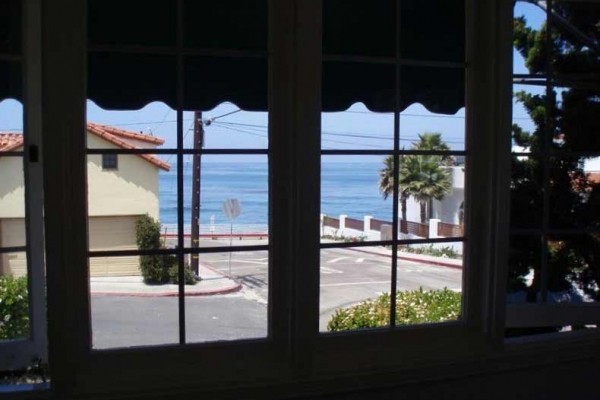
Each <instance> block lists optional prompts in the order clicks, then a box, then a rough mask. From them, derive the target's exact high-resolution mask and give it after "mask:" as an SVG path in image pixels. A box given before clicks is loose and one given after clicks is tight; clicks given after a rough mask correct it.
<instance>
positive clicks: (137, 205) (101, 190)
mask: <svg viewBox="0 0 600 400" xmlns="http://www.w3.org/2000/svg"><path fill="white" fill-rule="evenodd" d="M88 146H90V147H95V148H98V147H102V148H107V149H117V148H118V147H117V146H115V145H113V144H111V143H108V142H106V141H104V140H102V139H100V138H98V137H96V136H94V135H88ZM158 173H159V170H158V167H156V166H154V165H152V164H150V163H149V162H148V161H146V160H144V159H143V158H141V157H139V156H137V155H133V154H131V155H123V154H119V156H118V169H117V170H102V156H101V155H95V154H94V155H89V156H88V210H89V215H90V216H114V215H141V214H145V213H148V214H150V216H151V217H153V218H155V219H158Z"/></svg>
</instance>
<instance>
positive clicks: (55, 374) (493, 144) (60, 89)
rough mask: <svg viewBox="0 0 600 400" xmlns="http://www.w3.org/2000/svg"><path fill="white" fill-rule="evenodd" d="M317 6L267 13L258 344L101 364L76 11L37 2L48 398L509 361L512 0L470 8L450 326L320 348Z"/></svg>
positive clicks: (72, 4)
mask: <svg viewBox="0 0 600 400" xmlns="http://www.w3.org/2000/svg"><path fill="white" fill-rule="evenodd" d="M178 1H179V2H181V1H182V0H178ZM321 1H324V0H289V1H279V0H270V1H269V7H270V9H269V14H270V16H269V21H270V22H269V24H270V37H269V43H270V46H269V57H270V61H269V67H270V71H269V75H270V79H269V81H270V85H271V87H270V92H269V101H270V109H269V142H270V148H271V154H270V158H269V176H270V207H271V215H270V218H271V227H270V228H271V232H272V238H273V239H272V243H271V253H270V257H269V258H270V271H273V270H274V268H273V266H277V271H278V273H277V274H275V275H272V276H271V281H270V299H269V304H270V310H269V312H270V327H269V330H270V336H269V339H267V340H245V341H239V342H231V343H216V344H215V343H212V344H210V343H209V344H191V345H185V346H180V345H172V346H157V347H147V348H138V349H125V350H108V351H92V350H91V329H90V304H89V276H88V268H87V256H88V254H87V238H86V236H87V226H86V225H87V206H86V202H87V199H86V173H85V171H86V168H85V165H86V156H85V145H86V144H85V122H86V121H85V120H86V110H85V100H86V88H85V82H86V52H87V49H86V42H85V41H86V39H85V38H86V24H85V20H86V18H85V15H86V14H85V13H86V10H85V1H80V0H54V1H52V2H43V4H42V7H43V13H42V15H43V16H44V20H43V22H42V27H43V32H44V35H43V38H42V53H43V54H44V59H43V61H44V68H43V75H42V78H43V79H42V88H43V92H42V99H43V105H44V107H43V108H42V116H41V117H42V118H41V121H42V123H43V125H42V127H43V129H42V133H43V139H48V140H45V141H44V147H43V157H44V159H45V162H46V165H52V168H47V169H45V170H44V186H45V188H46V191H45V196H44V204H45V227H46V234H47V239H46V247H45V248H46V260H47V266H48V268H47V275H48V277H47V285H48V318H49V323H48V331H49V362H50V365H51V366H52V381H53V387H54V390H55V392H56V393H57V395H59V396H60V395H61V394H69V395H71V396H73V395H106V394H111V393H112V394H114V393H119V394H135V395H138V396H139V395H143V393H142V392H141V390H144V391H145V392H144V393H147V394H148V395H155V396H160V395H161V394H165V393H167V392H168V393H169V394H171V395H172V394H174V393H183V392H186V393H190V392H192V391H194V392H204V393H206V392H211V391H215V392H220V393H222V392H224V391H226V392H227V393H228V394H229V395H231V396H233V397H235V393H236V391H238V390H240V391H241V392H240V393H244V395H245V396H249V393H254V394H255V395H257V396H259V397H260V393H261V391H260V390H261V389H260V387H261V386H262V385H272V386H271V387H270V391H269V395H271V396H274V393H275V392H276V391H277V390H279V391H280V393H282V394H283V393H287V392H286V389H287V390H289V389H290V388H294V393H296V394H298V393H302V392H305V393H311V392H312V391H314V390H322V389H323V388H338V389H339V388H341V387H343V388H344V389H345V390H350V389H352V388H354V387H364V381H361V380H360V379H356V374H357V373H360V374H361V375H367V376H368V381H369V382H370V383H371V384H377V383H378V382H379V383H382V384H383V383H385V382H393V383H394V384H399V383H401V382H406V381H409V380H415V379H422V375H421V374H427V377H428V378H432V377H434V378H441V377H446V376H456V375H457V374H468V373H473V372H481V364H480V363H477V362H473V360H485V361H486V362H487V363H486V368H490V370H496V369H497V368H500V367H501V366H502V365H506V360H507V358H509V356H510V355H509V354H503V355H502V356H498V350H499V349H501V346H502V344H503V336H504V318H505V286H506V283H505V276H506V264H507V256H506V255H507V249H508V235H507V232H508V209H507V208H508V207H507V204H509V192H508V188H509V181H510V135H509V132H510V124H511V109H512V101H511V99H512V86H511V82H512V81H511V79H512V76H511V73H512V57H511V54H512V2H511V1H508V0H496V1H490V2H479V1H476V0H468V1H467V10H468V15H467V27H466V30H467V78H466V82H467V83H466V85H467V88H466V89H467V90H466V92H467V99H466V105H467V111H466V114H467V128H466V129H467V136H466V138H467V139H466V140H467V144H466V149H467V152H468V154H469V158H468V160H469V161H468V162H469V165H468V166H467V176H466V185H467V193H466V198H467V199H468V201H467V202H466V210H465V223H466V225H465V229H466V237H467V238H468V239H467V242H466V246H465V248H466V252H465V261H464V262H465V269H464V277H463V288H464V300H463V317H462V319H461V320H460V321H459V322H456V323H447V324H441V325H431V326H419V327H408V328H406V329H393V330H388V331H377V332H350V333H343V334H339V335H326V336H319V329H318V308H319V304H318V298H319V292H318V291H319V262H320V261H319V218H318V216H319V202H320V196H319V186H320V185H319V179H320V176H319V172H320V167H319V166H320V136H319V135H320V133H319V132H320V116H321V105H320V93H321V91H320V68H321V57H322V55H321V53H322V52H321V4H322V3H321ZM58 99H60V100H61V101H57V100H58ZM282 132H285V134H281V133H282ZM482 132H485V134H483V133H482ZM65 288H69V290H65ZM578 351H580V350H578ZM494 360H497V361H498V362H495V361H494ZM448 365H452V368H448ZM521 365H522V364H521ZM415 374H418V375H415ZM419 377H421V378H419ZM108 382H110V383H108ZM323 382H325V383H323ZM275 385H276V387H275ZM249 388H252V389H249ZM319 388H320V389H319ZM242 390H243V391H242ZM248 390H253V391H248Z"/></svg>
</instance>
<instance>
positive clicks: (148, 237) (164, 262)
mask: <svg viewBox="0 0 600 400" xmlns="http://www.w3.org/2000/svg"><path fill="white" fill-rule="evenodd" d="M135 235H136V242H137V245H138V248H139V249H140V250H159V249H161V248H163V247H164V246H163V244H162V242H161V240H160V224H159V223H158V221H155V220H154V219H152V217H150V216H149V215H148V214H146V215H142V216H141V217H140V218H139V219H138V220H137V223H136V225H135ZM140 271H141V273H142V277H143V278H144V282H145V283H147V284H150V285H162V284H165V283H179V274H178V273H177V257H176V256H174V255H171V254H167V255H152V256H140ZM184 272H185V284H186V285H195V284H196V282H198V279H197V278H196V276H194V274H193V273H192V271H191V270H190V269H189V268H185V270H184Z"/></svg>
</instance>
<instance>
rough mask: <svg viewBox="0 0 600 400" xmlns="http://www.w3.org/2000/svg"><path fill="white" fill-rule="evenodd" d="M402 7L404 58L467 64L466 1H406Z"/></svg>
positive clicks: (401, 46)
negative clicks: (465, 60) (464, 62)
mask: <svg viewBox="0 0 600 400" xmlns="http://www.w3.org/2000/svg"><path fill="white" fill-rule="evenodd" d="M400 5H401V8H400V30H401V31H400V42H401V45H400V55H401V57H402V58H409V59H417V60H435V61H454V62H463V61H464V59H465V36H466V32H465V1H464V0H453V1H448V0H434V1H431V0H430V1H419V0H403V1H401V2H400Z"/></svg>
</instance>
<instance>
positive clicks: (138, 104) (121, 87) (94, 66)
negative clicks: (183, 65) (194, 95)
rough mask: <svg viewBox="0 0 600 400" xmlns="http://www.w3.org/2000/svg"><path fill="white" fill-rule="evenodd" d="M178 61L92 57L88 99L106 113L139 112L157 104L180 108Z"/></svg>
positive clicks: (135, 56) (117, 55)
mask: <svg viewBox="0 0 600 400" xmlns="http://www.w3.org/2000/svg"><path fill="white" fill-rule="evenodd" d="M176 82H177V59H176V57H175V56H156V55H145V54H124V53H90V55H89V57H88V97H89V98H90V99H91V100H93V101H94V102H95V103H96V104H97V105H99V106H100V107H102V108H104V109H139V108H142V107H144V106H145V105H146V104H148V103H151V102H153V101H161V102H164V103H166V104H168V105H169V106H170V107H172V108H175V106H176Z"/></svg>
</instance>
